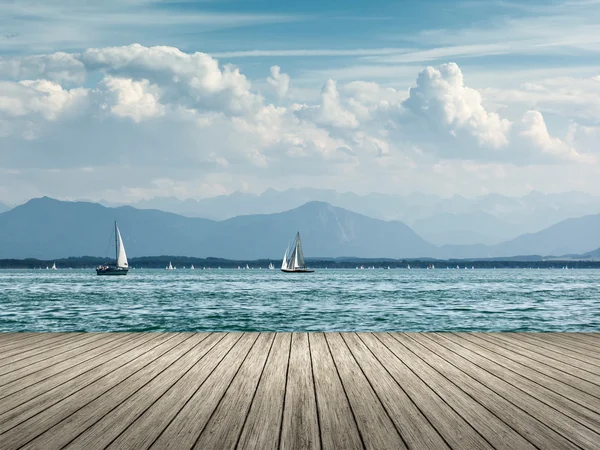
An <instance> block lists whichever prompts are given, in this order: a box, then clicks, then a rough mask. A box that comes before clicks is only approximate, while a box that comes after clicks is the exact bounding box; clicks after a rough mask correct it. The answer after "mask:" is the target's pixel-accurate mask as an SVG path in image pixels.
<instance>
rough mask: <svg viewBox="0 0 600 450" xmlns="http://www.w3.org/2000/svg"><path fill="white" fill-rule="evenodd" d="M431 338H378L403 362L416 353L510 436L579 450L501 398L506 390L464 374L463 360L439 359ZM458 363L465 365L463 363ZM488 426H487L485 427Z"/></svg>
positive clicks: (395, 335) (543, 446)
mask: <svg viewBox="0 0 600 450" xmlns="http://www.w3.org/2000/svg"><path fill="white" fill-rule="evenodd" d="M431 336H435V334H431V333H427V334H426V336H421V335H419V336H415V334H413V333H411V334H401V333H392V334H390V335H386V334H383V333H382V334H377V338H378V339H380V340H381V341H382V342H384V343H385V344H386V345H388V346H389V349H390V350H392V351H394V353H396V355H397V356H398V357H399V358H405V360H406V361H412V360H413V359H414V358H412V357H411V353H413V354H414V355H416V356H417V357H418V358H420V359H421V360H423V361H424V362H425V363H427V364H428V365H429V366H431V367H432V368H433V369H435V370H436V371H437V372H439V373H440V374H441V375H443V376H444V377H445V378H446V379H448V380H449V381H451V382H452V383H454V384H455V385H456V386H458V387H460V389H461V390H463V391H464V392H465V393H467V394H468V395H470V396H471V397H472V398H473V399H476V401H477V402H478V403H480V404H481V405H482V406H483V407H485V408H486V409H487V410H488V411H490V412H491V413H492V414H494V415H495V416H496V417H498V419H500V420H501V421H502V422H504V423H505V424H506V425H507V430H508V431H509V432H510V430H509V429H510V428H512V429H513V430H515V431H516V432H517V433H519V434H520V435H521V436H523V437H524V438H525V439H527V440H528V441H529V442H531V443H532V444H533V445H535V446H536V447H538V448H541V449H576V448H579V447H577V446H576V445H575V444H573V443H571V442H570V441H568V440H567V439H566V438H565V437H563V436H562V435H560V434H558V433H556V432H555V431H554V430H553V429H552V428H550V427H548V426H547V425H545V424H544V423H543V422H541V421H539V420H537V419H535V418H534V417H532V416H530V415H529V414H527V413H526V412H525V411H523V410H522V409H519V408H517V407H515V405H514V404H512V403H510V402H509V401H508V400H506V399H505V398H504V397H503V396H502V395H500V394H503V393H504V390H503V389H502V388H503V386H500V389H497V390H498V391H499V393H498V392H496V390H493V389H492V388H491V387H490V385H489V384H487V383H485V382H481V381H479V380H477V379H475V378H473V377H471V376H470V375H468V374H467V373H465V371H463V370H461V368H460V367H459V366H458V365H456V361H455V359H456V360H459V359H458V358H455V359H452V360H450V362H449V361H447V360H445V359H444V358H442V357H441V356H439V355H438V354H437V353H436V351H437V350H438V346H437V344H435V342H434V341H431V340H430V339H429V338H430V337H431ZM415 338H416V339H415ZM402 349H404V352H405V351H406V350H409V353H407V354H406V353H403V351H402ZM458 362H459V363H461V361H460V360H459V361H458ZM461 365H462V364H461ZM484 426H486V425H485V424H484ZM490 426H494V425H493V422H491V423H490ZM481 432H482V433H483V432H484V429H481ZM497 432H501V430H500V429H498V430H497ZM498 442H502V439H498V440H494V441H493V444H494V445H498ZM516 448H518V447H516Z"/></svg>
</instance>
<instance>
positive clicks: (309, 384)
mask: <svg viewBox="0 0 600 450" xmlns="http://www.w3.org/2000/svg"><path fill="white" fill-rule="evenodd" d="M280 448H281V449H303V450H305V449H306V450H309V449H319V448H321V444H320V438H319V422H318V419H317V403H316V398H315V389H314V381H313V375H312V369H311V361H310V349H309V343H308V335H307V334H306V333H294V334H293V335H292V348H291V352H290V362H289V365H288V375H287V386H286V392H285V403H284V409H283V424H282V429H281V440H280Z"/></svg>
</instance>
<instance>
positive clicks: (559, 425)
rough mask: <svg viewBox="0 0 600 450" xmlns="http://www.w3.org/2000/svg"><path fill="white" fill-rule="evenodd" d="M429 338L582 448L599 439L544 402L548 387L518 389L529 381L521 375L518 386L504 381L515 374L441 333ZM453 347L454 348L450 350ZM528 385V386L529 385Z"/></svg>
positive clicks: (447, 356) (443, 352)
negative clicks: (489, 361) (469, 350)
mask: <svg viewBox="0 0 600 450" xmlns="http://www.w3.org/2000/svg"><path fill="white" fill-rule="evenodd" d="M431 339H435V340H436V342H437V343H438V344H440V347H439V349H438V351H437V352H436V353H438V354H439V355H441V356H443V357H444V358H445V359H447V360H451V361H452V362H453V364H455V365H457V366H458V367H460V368H461V370H463V371H464V372H466V373H467V374H469V375H470V376H472V377H473V378H475V379H478V380H481V381H482V382H483V383H484V384H487V385H488V386H490V387H491V388H492V389H493V390H495V391H496V392H502V396H503V397H505V398H506V399H507V400H509V401H510V402H511V403H513V404H514V405H516V406H518V407H519V408H521V409H522V410H523V411H526V412H527V413H528V414H530V415H531V416H532V417H535V418H537V419H538V420H539V421H540V422H542V423H545V424H547V425H548V426H549V427H551V428H553V429H554V430H555V431H557V432H558V433H560V434H561V435H562V436H564V437H565V438H567V439H568V440H570V441H571V442H573V443H574V444H576V445H579V446H581V447H583V448H594V446H595V443H597V442H599V441H598V439H600V436H598V435H596V433H594V432H593V431H591V430H590V429H588V428H586V427H585V426H583V425H582V424H581V423H579V422H578V421H576V420H574V419H572V418H571V417H569V416H567V415H566V414H563V413H562V412H561V411H560V410H557V409H554V408H553V407H549V405H548V404H547V403H545V402H548V403H553V402H550V401H549V398H550V396H551V394H552V392H551V391H549V390H544V391H543V393H542V392H541V391H540V390H537V391H536V392H534V393H533V395H531V394H530V393H529V392H527V390H529V389H525V390H524V389H520V387H524V386H526V385H527V384H528V383H526V381H524V380H523V379H519V380H518V381H516V383H518V386H519V387H517V386H515V385H514V384H512V383H511V382H510V381H507V379H508V380H512V381H514V376H512V375H511V374H510V373H509V372H508V371H502V370H497V368H496V367H494V366H493V365H490V364H488V363H487V362H486V361H485V360H483V359H482V358H479V357H477V356H476V355H474V354H472V353H471V352H468V351H464V350H461V349H460V348H455V347H454V344H452V343H451V342H450V341H449V340H448V339H446V338H445V337H442V335H437V336H433V337H431ZM452 348H454V349H455V350H454V351H453V350H452ZM487 369H489V370H487ZM521 378H522V377H521ZM527 387H528V388H529V387H530V386H527ZM536 395H542V396H543V397H541V398H539V397H536ZM542 400H543V401H542ZM565 400H566V399H565ZM559 402H560V401H559ZM563 404H564V406H565V407H566V408H567V407H569V408H570V407H571V405H569V404H568V403H567V402H566V401H565V402H564V403H563ZM580 419H584V417H583V416H582V417H580Z"/></svg>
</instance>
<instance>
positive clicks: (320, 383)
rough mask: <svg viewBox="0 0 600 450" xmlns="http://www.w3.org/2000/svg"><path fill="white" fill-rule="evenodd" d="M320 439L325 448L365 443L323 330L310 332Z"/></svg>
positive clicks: (360, 446) (358, 446) (350, 447)
mask: <svg viewBox="0 0 600 450" xmlns="http://www.w3.org/2000/svg"><path fill="white" fill-rule="evenodd" d="M308 339H309V343H310V353H311V358H312V366H313V375H314V381H315V393H316V400H317V409H318V412H319V424H320V430H321V441H322V444H323V448H324V449H337V448H344V449H358V448H363V443H362V440H361V438H360V435H359V433H358V428H357V427H356V421H355V420H354V416H353V414H352V409H351V408H350V403H348V398H347V397H346V393H345V392H344V387H343V386H342V381H341V380H340V378H339V376H338V374H337V370H336V368H335V364H334V362H333V358H332V356H331V352H330V351H329V346H328V345H327V341H326V340H325V335H324V334H323V333H310V334H309V335H308Z"/></svg>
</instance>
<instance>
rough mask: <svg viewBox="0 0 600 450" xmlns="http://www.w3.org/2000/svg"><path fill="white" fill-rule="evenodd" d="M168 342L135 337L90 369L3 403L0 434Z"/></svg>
mask: <svg viewBox="0 0 600 450" xmlns="http://www.w3.org/2000/svg"><path fill="white" fill-rule="evenodd" d="M167 339H168V336H167V335H164V334H141V333H135V334H132V339H130V340H128V341H127V342H124V343H123V344H122V345H121V346H119V347H117V348H115V349H113V350H111V351H110V352H108V353H105V354H103V355H101V356H99V357H97V358H94V359H93V360H92V361H91V362H89V364H88V363H86V364H88V365H87V367H86V366H84V365H81V366H79V367H78V368H77V369H74V370H71V371H69V372H63V373H62V374H60V375H57V376H55V377H52V378H50V379H48V380H45V381H44V382H41V383H38V384H36V385H34V386H30V387H29V388H28V389H26V390H22V391H19V392H17V393H15V394H13V395H10V396H8V397H6V398H4V399H2V402H1V403H0V434H1V433H3V432H5V431H7V430H9V429H10V428H12V427H14V426H15V425H17V424H18V423H20V422H22V421H24V420H26V419H28V418H29V417H31V416H33V415H35V414H37V413H39V412H41V411H43V410H44V409H46V408H48V407H50V406H52V405H53V404H55V403H58V402H59V401H60V400H62V399H65V398H67V397H69V396H71V395H73V394H74V393H75V392H77V391H79V390H81V389H83V388H84V387H86V386H88V385H89V384H91V383H93V382H94V381H96V380H98V379H100V378H102V377H103V376H105V375H107V374H109V373H110V372H112V371H114V370H116V369H118V368H119V367H121V366H123V365H125V364H127V363H129V362H130V361H133V360H134V359H136V358H137V357H139V356H140V355H143V354H144V353H146V352H147V351H149V350H152V349H153V348H154V347H156V346H157V345H159V344H160V343H161V342H163V341H165V340H167ZM17 420H18V422H16V421H17Z"/></svg>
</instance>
